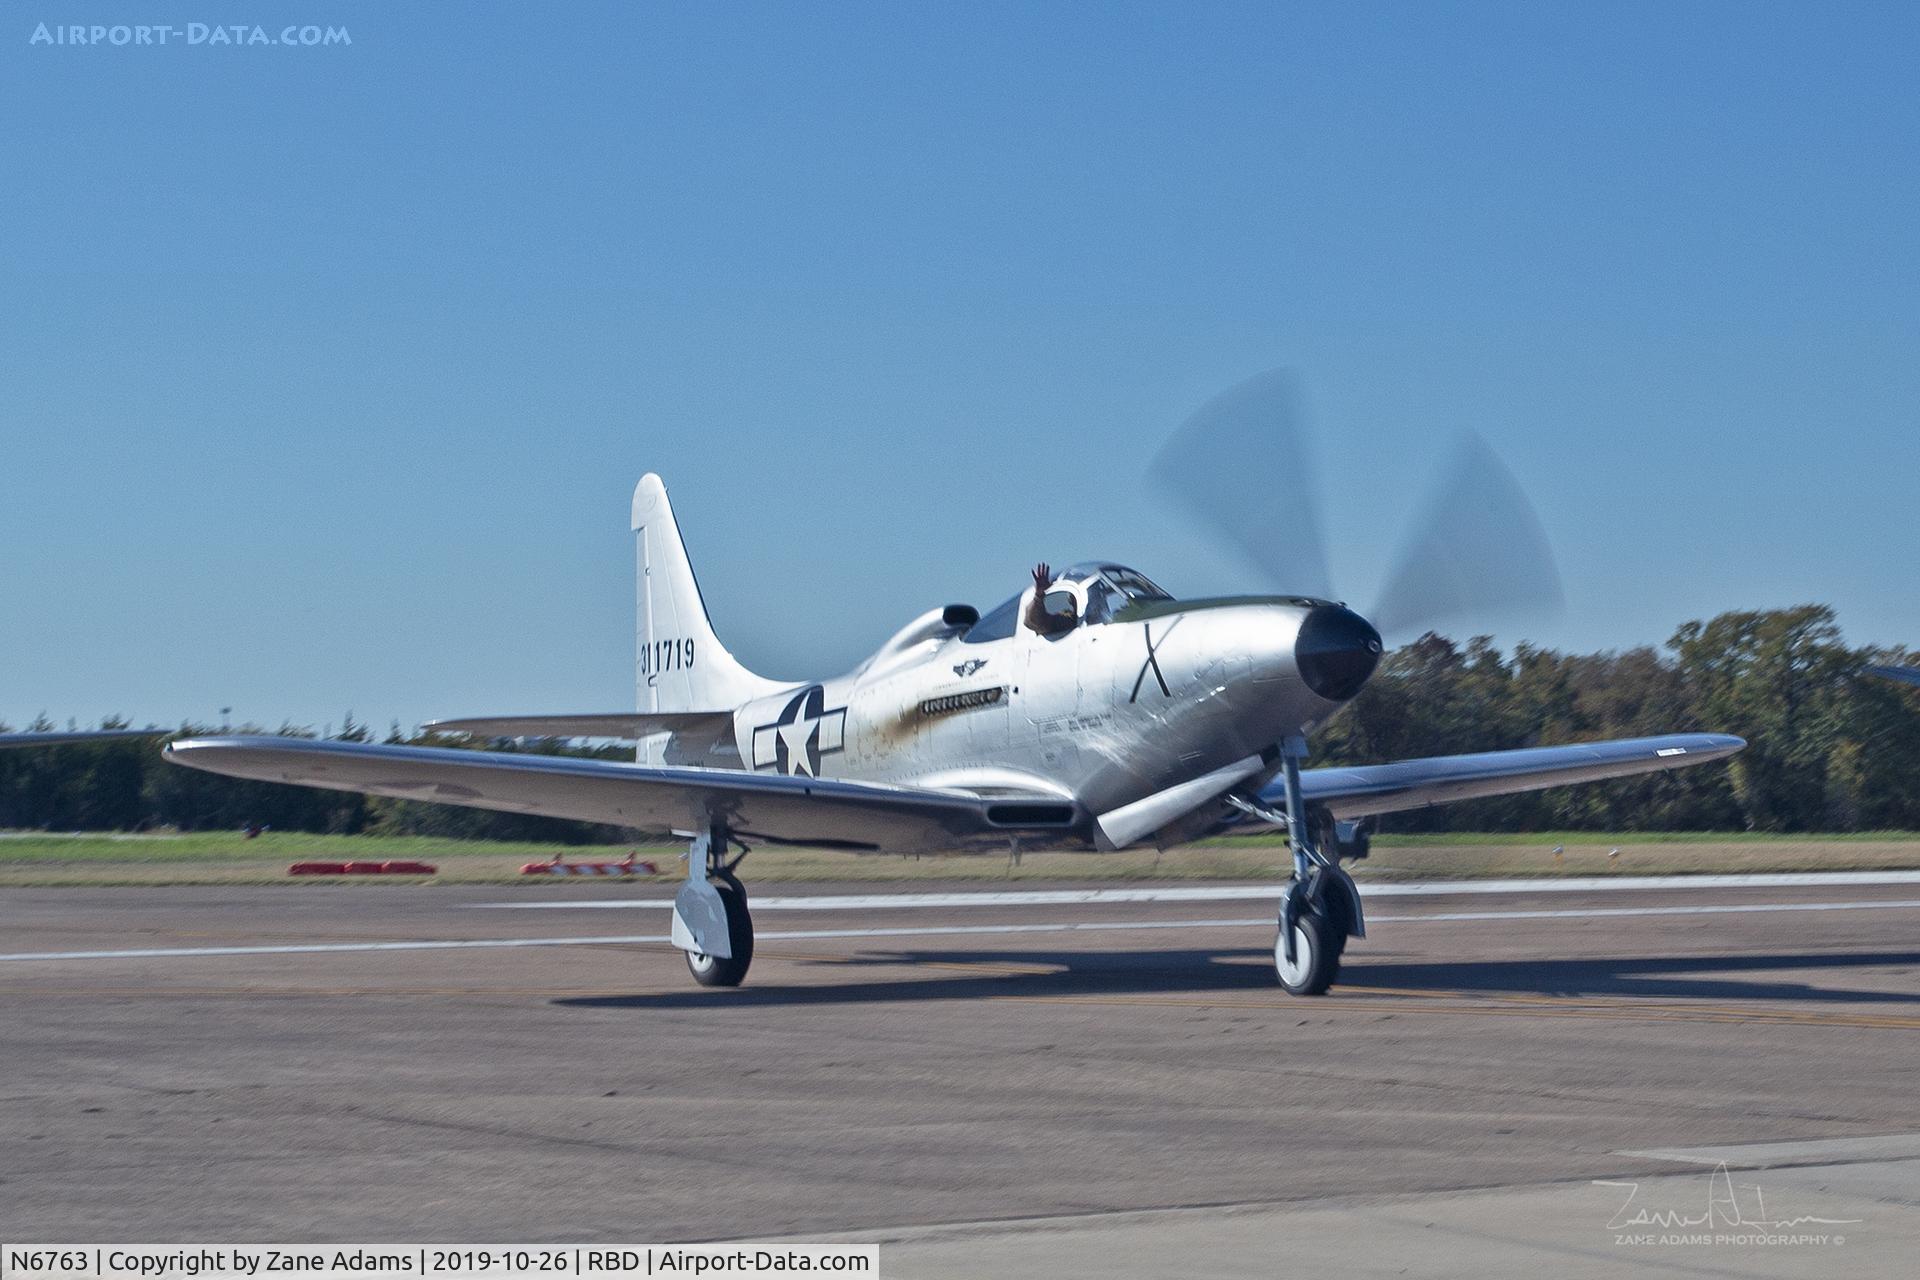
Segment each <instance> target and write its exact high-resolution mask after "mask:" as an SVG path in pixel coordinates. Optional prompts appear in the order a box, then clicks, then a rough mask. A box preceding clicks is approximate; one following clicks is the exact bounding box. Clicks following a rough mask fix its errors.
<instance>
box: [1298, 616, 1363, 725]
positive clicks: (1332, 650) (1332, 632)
mask: <svg viewBox="0 0 1920 1280" xmlns="http://www.w3.org/2000/svg"><path fill="white" fill-rule="evenodd" d="M1379 661H1380V633H1379V632H1378V631H1375V630H1374V629H1373V624H1372V623H1370V622H1368V621H1367V620H1366V619H1365V618H1363V617H1361V616H1360V615H1359V614H1357V613H1355V612H1354V611H1353V610H1351V609H1349V608H1347V607H1346V606H1345V605H1338V604H1317V605H1315V606H1313V608H1312V609H1310V610H1308V611H1307V616H1306V617H1305V618H1303V619H1301V621H1300V635H1299V637H1298V638H1297V639H1296V640H1295V641H1294V642H1293V662H1294V666H1295V667H1297V668H1298V669H1299V671H1300V678H1301V679H1302V680H1303V681H1305V682H1306V685H1307V688H1309V689H1311V690H1313V691H1314V692H1315V693H1316V694H1318V695H1319V696H1321V697H1322V698H1325V699H1326V700H1327V701H1328V702H1345V701H1346V700H1347V699H1348V698H1351V697H1352V696H1353V695H1354V694H1356V693H1358V692H1360V686H1362V685H1364V684H1365V683H1366V682H1367V677H1368V676H1370V675H1372V674H1373V668H1374V667H1375V665H1377V664H1378V663H1379Z"/></svg>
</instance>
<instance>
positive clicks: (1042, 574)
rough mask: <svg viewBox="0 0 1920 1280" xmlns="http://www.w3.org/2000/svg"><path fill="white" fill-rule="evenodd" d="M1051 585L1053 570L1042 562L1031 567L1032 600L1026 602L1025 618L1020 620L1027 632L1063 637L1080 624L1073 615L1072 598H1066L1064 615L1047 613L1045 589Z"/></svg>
mask: <svg viewBox="0 0 1920 1280" xmlns="http://www.w3.org/2000/svg"><path fill="white" fill-rule="evenodd" d="M1052 584H1053V570H1052V569H1051V568H1049V567H1048V566H1047V562H1046V561H1044V560H1042V561H1041V562H1040V563H1039V564H1037V565H1035V566H1033V598H1032V599H1030V600H1028V601H1027V612H1026V616H1025V617H1024V618H1022V619H1021V620H1022V621H1023V622H1025V623H1026V624H1027V627H1028V629H1029V630H1031V631H1033V632H1034V633H1035V634H1036V635H1041V636H1048V637H1051V636H1063V635H1065V634H1067V632H1069V631H1071V630H1073V629H1074V627H1076V626H1078V625H1079V623H1080V619H1079V617H1078V616H1077V615H1076V614H1075V613H1074V607H1073V596H1072V595H1071V594H1069V595H1068V596H1067V611H1066V612H1065V613H1048V612H1047V588H1048V587H1049V586H1051V585H1052Z"/></svg>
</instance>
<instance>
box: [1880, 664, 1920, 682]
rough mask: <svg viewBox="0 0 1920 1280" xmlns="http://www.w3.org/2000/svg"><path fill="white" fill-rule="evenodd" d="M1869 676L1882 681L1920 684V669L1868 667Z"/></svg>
mask: <svg viewBox="0 0 1920 1280" xmlns="http://www.w3.org/2000/svg"><path fill="white" fill-rule="evenodd" d="M1867 674H1868V675H1870V676H1879V677H1880V678H1881V679H1882V680H1898V681H1899V682H1900V683H1901V684H1920V667H1868V668H1867Z"/></svg>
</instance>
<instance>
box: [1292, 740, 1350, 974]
mask: <svg viewBox="0 0 1920 1280" xmlns="http://www.w3.org/2000/svg"><path fill="white" fill-rule="evenodd" d="M1306 754H1307V743H1306V739H1304V738H1289V739H1287V741H1286V743H1285V744H1284V745H1283V746H1282V747H1281V759H1282V768H1283V770H1284V777H1285V779H1286V799H1287V811H1286V814H1285V820H1286V825H1287V845H1288V847H1290V848H1291V849H1292V850H1293V879H1292V880H1291V881H1290V882H1289V883H1288V885H1287V888H1286V892H1285V893H1284V894H1282V895H1281V898H1280V930H1279V936H1278V937H1277V938H1276V939H1275V940H1274V944H1273V967H1274V972H1275V974H1276V975H1277V976H1278V977H1279V979H1280V985H1281V986H1282V987H1285V988H1286V989H1287V991H1288V992H1289V993H1291V994H1293V995H1296V996H1317V995H1321V994H1324V993H1325V991H1326V989H1327V988H1328V987H1330V986H1332V985H1333V980H1334V978H1335V977H1337V976H1338V975H1339V973H1340V956H1341V954H1342V953H1344V952H1345V951H1346V949H1347V939H1348V938H1349V937H1357V938H1364V937H1366V936H1367V924H1366V917H1365V916H1364V915H1363V914H1362V913H1361V909H1360V891H1359V889H1358V888H1357V887H1355V885H1354V883H1353V877H1352V876H1350V875H1348V874H1347V873H1346V872H1345V871H1343V870H1341V868H1340V855H1339V852H1338V849H1339V846H1338V843H1337V842H1336V843H1335V845H1334V852H1333V853H1332V854H1326V853H1322V852H1321V851H1320V850H1319V849H1318V848H1316V847H1315V842H1314V840H1313V837H1312V834H1311V824H1310V822H1309V820H1308V817H1307V806H1306V802H1305V800H1304V798H1303V797H1302V796H1301V794H1300V760H1301V757H1303V756H1305V755H1306ZM1276 816H1277V815H1276Z"/></svg>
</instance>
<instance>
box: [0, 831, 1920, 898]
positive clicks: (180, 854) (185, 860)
mask: <svg viewBox="0 0 1920 1280" xmlns="http://www.w3.org/2000/svg"><path fill="white" fill-rule="evenodd" d="M1556 846H1558V847H1560V848H1561V852H1560V853H1559V854H1555V853H1554V852H1553V850H1554V848H1555V847H1556ZM1615 850H1618V853H1617V854H1616V853H1614V851H1615ZM629 852H637V853H638V855H639V857H640V858H641V859H643V860H650V861H652V862H654V863H655V864H656V865H657V866H658V867H659V868H660V874H661V876H662V877H663V878H675V877H678V876H679V875H680V874H681V870H680V864H679V857H680V852H681V850H680V847H679V846H677V845H675V846H666V845H652V846H649V845H640V846H634V845H615V846H605V847H581V846H565V845H540V844H518V843H508V842H497V841H484V840H471V841H469V840H440V839H432V838H428V837H421V836H402V837H386V836H321V835H304V834H298V833H279V832H269V833H267V834H265V835H263V836H260V837H259V838H258V839H254V840H248V839H246V838H245V837H244V836H242V835H241V834H239V833H237V832H196V833H192V834H185V835H112V834H92V833H80V834H74V835H45V834H38V833H33V834H22V835H7V836H0V887H8V886H14V887H23V886H29V885H109V884H138V885H160V884H286V885H295V886H297V885H306V884H329V883H340V882H341V881H342V880H343V879H344V880H346V881H347V882H349V883H357V884H368V883H381V882H388V883H391V882H393V881H395V880H398V879H399V877H388V876H368V877H333V876H328V877H319V876H315V877H289V876H288V875H287V874H286V871H287V865H288V864H289V863H292V862H304V861H348V860H360V861H384V860H389V859H407V860H414V861H421V862H430V863H433V864H435V865H436V866H438V868H439V874H438V875H437V876H434V877H432V878H431V880H430V882H431V883H440V884H499V885H507V884H551V883H553V882H554V878H553V877H548V876H522V875H520V874H519V871H520V867H521V865H522V864H523V863H527V862H542V861H547V860H549V859H551V858H553V857H554V856H555V855H559V856H561V857H563V858H564V859H565V860H567V861H569V862H593V861H617V860H619V859H621V858H624V857H626V856H627V854H628V853H629ZM1287 865H1288V858H1287V852H1286V848H1285V845H1284V843H1282V842H1278V841H1275V840H1274V839H1272V838H1271V837H1270V836H1239V837H1233V838H1229V839H1222V840H1210V841H1206V842H1203V843H1201V844H1198V845H1192V846H1189V847H1187V848H1184V849H1178V850H1174V851H1172V852H1170V853H1166V854H1164V855H1155V854H1154V853H1153V851H1151V850H1146V851H1129V852H1126V853H1117V854H1094V853H1041V854H1029V855H1027V856H1026V857H1024V858H1023V859H1022V860H1021V862H1020V864H1019V865H1018V866H1012V865H1010V864H1009V862H1008V859H1007V858H1006V857H1004V856H1000V855H994V856H986V857H923V858H911V859H909V858H901V857H894V856H886V855H882V856H872V855H864V856H863V855H859V854H850V853H841V852H835V851H830V850H821V849H793V848H762V849H757V850H755V851H754V853H753V856H752V858H751V859H750V860H749V862H748V864H747V866H746V868H745V872H746V874H747V876H748V878H749V879H750V880H751V881H753V882H756V883H768V882H799V881H913V880H974V881H999V882H1004V881H1007V880H1021V881H1082V880H1256V881H1257V880H1272V879H1277V878H1279V877H1280V876H1282V875H1283V874H1285V869H1286V867H1287ZM1894 868H1899V869H1909V868H1920V833H1916V832H1905V831H1890V832H1867V833H1860V834H1846V835H1801V836H1776V835H1755V834H1750V833H1726V834H1721V833H1705V834H1703V833H1685V832H1681V833H1673V832H1669V833H1657V832H1635V833H1631V834H1626V833H1622V834H1617V835H1616V834H1611V833H1596V832H1544V833H1539V834H1529V835H1509V834H1478V835H1476V834H1471V833H1453V834H1448V835H1433V836H1418V835H1388V836H1381V837H1379V838H1377V839H1376V840H1375V841H1374V845H1373V856H1372V857H1371V858H1370V859H1368V860H1367V861H1366V862H1363V863H1359V864H1355V866H1354V870H1355V873H1356V874H1357V875H1358V876H1360V877H1361V878H1362V879H1373V880H1389V879H1393V880H1402V879H1422V878H1454V877H1475V876H1518V875H1526V876H1553V875H1655V874H1660V875H1665V874H1672V875H1687V874H1700V873H1705V872H1730V871H1776V872H1777V871H1834V870H1883V869H1894ZM421 879H422V880H427V879H428V878H426V877H422V878H421ZM598 883H601V884H620V883H624V884H629V885H630V884H632V883H634V881H631V880H624V879H623V880H617V881H606V880H602V881H599V882H598Z"/></svg>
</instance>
